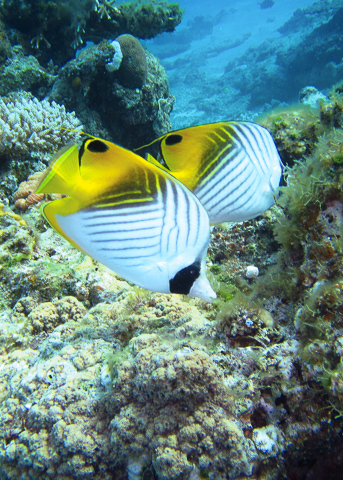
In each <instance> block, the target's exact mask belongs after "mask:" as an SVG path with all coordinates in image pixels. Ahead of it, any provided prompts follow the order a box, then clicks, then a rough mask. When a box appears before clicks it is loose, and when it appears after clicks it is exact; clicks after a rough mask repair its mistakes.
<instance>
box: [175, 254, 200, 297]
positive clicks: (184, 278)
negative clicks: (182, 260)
mask: <svg viewBox="0 0 343 480" xmlns="http://www.w3.org/2000/svg"><path fill="white" fill-rule="evenodd" d="M199 275H200V263H199V262H195V263H193V264H192V265H188V267H185V268H183V269H182V270H180V271H179V272H177V274H176V275H175V277H174V278H172V279H171V280H169V289H170V293H183V294H184V295H188V294H189V292H190V289H191V288H192V286H193V283H194V282H195V280H196V279H197V278H198V277H199Z"/></svg>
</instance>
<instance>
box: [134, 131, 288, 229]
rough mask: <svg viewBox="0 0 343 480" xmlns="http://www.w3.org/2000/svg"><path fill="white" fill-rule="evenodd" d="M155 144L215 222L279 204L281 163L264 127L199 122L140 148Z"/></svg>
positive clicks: (238, 219) (234, 219)
mask: <svg viewBox="0 0 343 480" xmlns="http://www.w3.org/2000/svg"><path fill="white" fill-rule="evenodd" d="M156 143H158V145H159V148H160V154H161V156H162V158H163V160H164V161H165V163H166V166H167V170H168V171H170V173H171V174H172V175H173V176H174V177H176V178H177V179H178V180H180V181H181V182H182V183H183V184H184V185H186V186H187V187H188V188H189V189H190V190H191V191H192V192H193V193H194V194H195V195H196V196H197V197H198V199H199V200H200V202H201V203H202V204H203V206H204V207H205V209H206V211H207V213H208V216H209V218H210V222H211V224H215V223H221V222H242V221H244V220H250V219H251V218H254V217H256V216H257V215H260V214H261V213H263V212H265V211H266V210H267V209H268V208H270V207H271V206H272V205H273V204H274V203H275V198H276V197H277V195H278V187H279V183H280V179H281V174H282V163H281V159H280V156H279V153H278V151H277V148H276V146H275V143H274V140H273V138H272V136H271V134H270V133H269V132H268V130H267V129H266V128H264V127H262V126H260V125H258V124H256V123H251V122H218V123H211V124H206V125H198V126H194V127H189V128H184V129H182V130H177V131H173V132H169V133H167V134H165V135H163V136H162V137H160V138H158V139H156V140H154V141H153V142H151V143H150V144H148V145H145V146H144V147H141V148H139V149H137V150H138V151H139V150H141V149H146V148H147V147H149V146H151V145H154V144H156ZM147 159H148V160H150V161H151V162H155V160H154V158H152V157H151V156H150V155H148V157H147Z"/></svg>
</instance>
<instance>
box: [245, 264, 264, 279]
mask: <svg viewBox="0 0 343 480" xmlns="http://www.w3.org/2000/svg"><path fill="white" fill-rule="evenodd" d="M259 273H260V271H259V269H258V268H257V267H255V266H254V265H249V266H248V267H247V269H246V271H245V276H246V278H256V277H258V275H259Z"/></svg>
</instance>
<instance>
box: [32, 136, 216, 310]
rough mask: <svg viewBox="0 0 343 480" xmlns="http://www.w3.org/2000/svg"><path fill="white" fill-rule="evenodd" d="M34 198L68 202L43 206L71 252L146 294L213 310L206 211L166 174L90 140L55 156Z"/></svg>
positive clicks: (122, 151) (108, 144) (111, 145)
mask: <svg viewBox="0 0 343 480" xmlns="http://www.w3.org/2000/svg"><path fill="white" fill-rule="evenodd" d="M37 193H62V194H66V195H68V196H67V197H64V198H62V199H59V200H54V201H51V202H48V203H46V204H44V205H43V206H42V212H43V214H44V216H45V217H46V219H47V220H48V222H49V223H50V224H51V226H52V227H53V228H54V229H55V230H56V231H57V232H58V233H59V234H60V235H62V236H63V237H64V238H65V239H66V240H68V241H69V242H70V243H71V244H73V245H74V246H75V247H77V248H79V249H80V250H82V251H83V252H85V253H87V254H88V255H90V256H91V257H93V258H94V259H96V260H98V261H99V262H101V263H103V264H104V265H106V266H107V267H109V268H110V269H111V270H113V271H114V272H115V273H117V274H118V275H120V276H122V277H123V278H125V279H126V280H128V281H130V282H132V283H134V284H136V285H139V286H141V287H144V288H146V289H148V290H152V291H157V292H163V293H179V294H188V295H190V296H193V297H199V298H202V299H204V300H206V301H209V302H211V299H212V298H215V297H216V294H215V293H214V291H213V290H212V288H211V286H210V283H209V281H208V279H207V277H206V255H207V248H208V243H209V236H210V226H209V218H208V215H207V212H206V210H205V209H204V207H203V206H202V204H201V203H200V201H199V200H198V199H197V198H196V196H195V195H193V194H192V192H190V190H189V189H188V188H187V187H186V186H184V185H183V184H182V183H181V182H180V181H179V180H177V179H175V178H174V177H173V176H172V175H170V174H169V173H168V172H166V171H165V170H164V169H162V168H160V167H158V166H157V165H155V164H153V163H149V162H147V161H146V160H144V159H143V158H142V157H140V156H139V155H136V154H135V153H133V152H131V151H129V150H126V149H125V148H123V147H120V146H119V145H116V144H114V143H111V142H108V141H105V140H102V139H100V138H96V137H90V138H87V139H86V140H85V141H84V142H83V144H82V146H81V148H80V150H79V151H78V148H77V146H76V145H73V146H71V147H70V148H68V149H65V150H64V151H62V152H61V153H60V154H58V155H57V158H55V159H54V160H53V162H52V164H51V166H50V169H49V170H48V172H47V174H46V176H45V177H44V179H43V180H42V182H41V184H40V186H39V187H38V190H37Z"/></svg>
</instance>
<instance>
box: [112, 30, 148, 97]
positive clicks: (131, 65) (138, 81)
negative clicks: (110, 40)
mask: <svg viewBox="0 0 343 480" xmlns="http://www.w3.org/2000/svg"><path fill="white" fill-rule="evenodd" d="M117 41H118V42H119V44H120V48H121V51H122V54H123V59H122V62H121V65H120V68H119V70H118V73H117V76H118V78H119V80H120V83H121V84H122V85H123V86H124V87H128V88H141V87H142V86H143V85H144V83H145V82H146V79H147V61H146V55H145V51H144V48H143V47H142V45H141V44H140V43H139V40H137V38H136V37H134V36H133V35H129V34H125V35H119V37H118V38H117Z"/></svg>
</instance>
